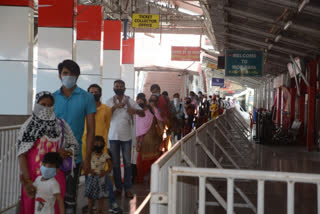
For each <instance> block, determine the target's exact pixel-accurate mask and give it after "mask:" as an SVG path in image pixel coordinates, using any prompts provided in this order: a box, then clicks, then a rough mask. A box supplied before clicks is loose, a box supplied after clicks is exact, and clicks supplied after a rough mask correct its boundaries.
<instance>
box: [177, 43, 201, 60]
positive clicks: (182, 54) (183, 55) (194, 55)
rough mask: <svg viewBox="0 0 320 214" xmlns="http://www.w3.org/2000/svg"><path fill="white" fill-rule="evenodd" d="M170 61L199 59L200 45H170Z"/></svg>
mask: <svg viewBox="0 0 320 214" xmlns="http://www.w3.org/2000/svg"><path fill="white" fill-rule="evenodd" d="M171 60H172V61H200V47H177V46H172V47H171Z"/></svg>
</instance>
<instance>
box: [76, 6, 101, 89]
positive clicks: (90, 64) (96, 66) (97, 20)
mask: <svg viewBox="0 0 320 214" xmlns="http://www.w3.org/2000/svg"><path fill="white" fill-rule="evenodd" d="M102 29H103V8H102V6H97V5H93V6H88V5H79V6H78V15H77V49H76V58H77V63H78V64H79V66H80V68H81V75H80V77H79V80H78V83H77V84H78V86H79V87H81V88H83V89H84V90H86V89H87V88H88V87H89V86H90V85H91V84H93V83H96V84H98V85H101V84H102V67H103V60H102V52H103V49H102V48H103V46H102V32H101V31H102Z"/></svg>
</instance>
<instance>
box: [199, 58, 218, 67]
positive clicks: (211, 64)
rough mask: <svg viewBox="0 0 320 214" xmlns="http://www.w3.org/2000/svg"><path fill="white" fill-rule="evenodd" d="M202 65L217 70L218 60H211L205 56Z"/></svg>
mask: <svg viewBox="0 0 320 214" xmlns="http://www.w3.org/2000/svg"><path fill="white" fill-rule="evenodd" d="M202 63H206V64H207V65H206V67H207V68H210V69H212V70H214V69H217V68H218V66H217V60H214V59H211V58H209V57H206V56H203V57H202Z"/></svg>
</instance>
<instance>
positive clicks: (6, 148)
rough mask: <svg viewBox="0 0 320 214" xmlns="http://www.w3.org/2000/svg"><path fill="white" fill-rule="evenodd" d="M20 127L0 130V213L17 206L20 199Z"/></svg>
mask: <svg viewBox="0 0 320 214" xmlns="http://www.w3.org/2000/svg"><path fill="white" fill-rule="evenodd" d="M19 129H20V126H9V127H1V128H0V213H3V212H5V211H7V210H9V209H10V208H13V207H15V206H16V205H17V203H18V201H19V197H20V188H21V186H20V182H19V171H20V170H19V163H18V159H17V150H16V140H17V136H18V132H19Z"/></svg>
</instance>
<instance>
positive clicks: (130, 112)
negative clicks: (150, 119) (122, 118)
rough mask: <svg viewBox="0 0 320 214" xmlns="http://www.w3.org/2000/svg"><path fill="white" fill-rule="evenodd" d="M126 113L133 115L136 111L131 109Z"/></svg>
mask: <svg viewBox="0 0 320 214" xmlns="http://www.w3.org/2000/svg"><path fill="white" fill-rule="evenodd" d="M127 112H128V113H129V114H131V115H133V114H135V113H136V110H135V109H133V108H128V110H127Z"/></svg>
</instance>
